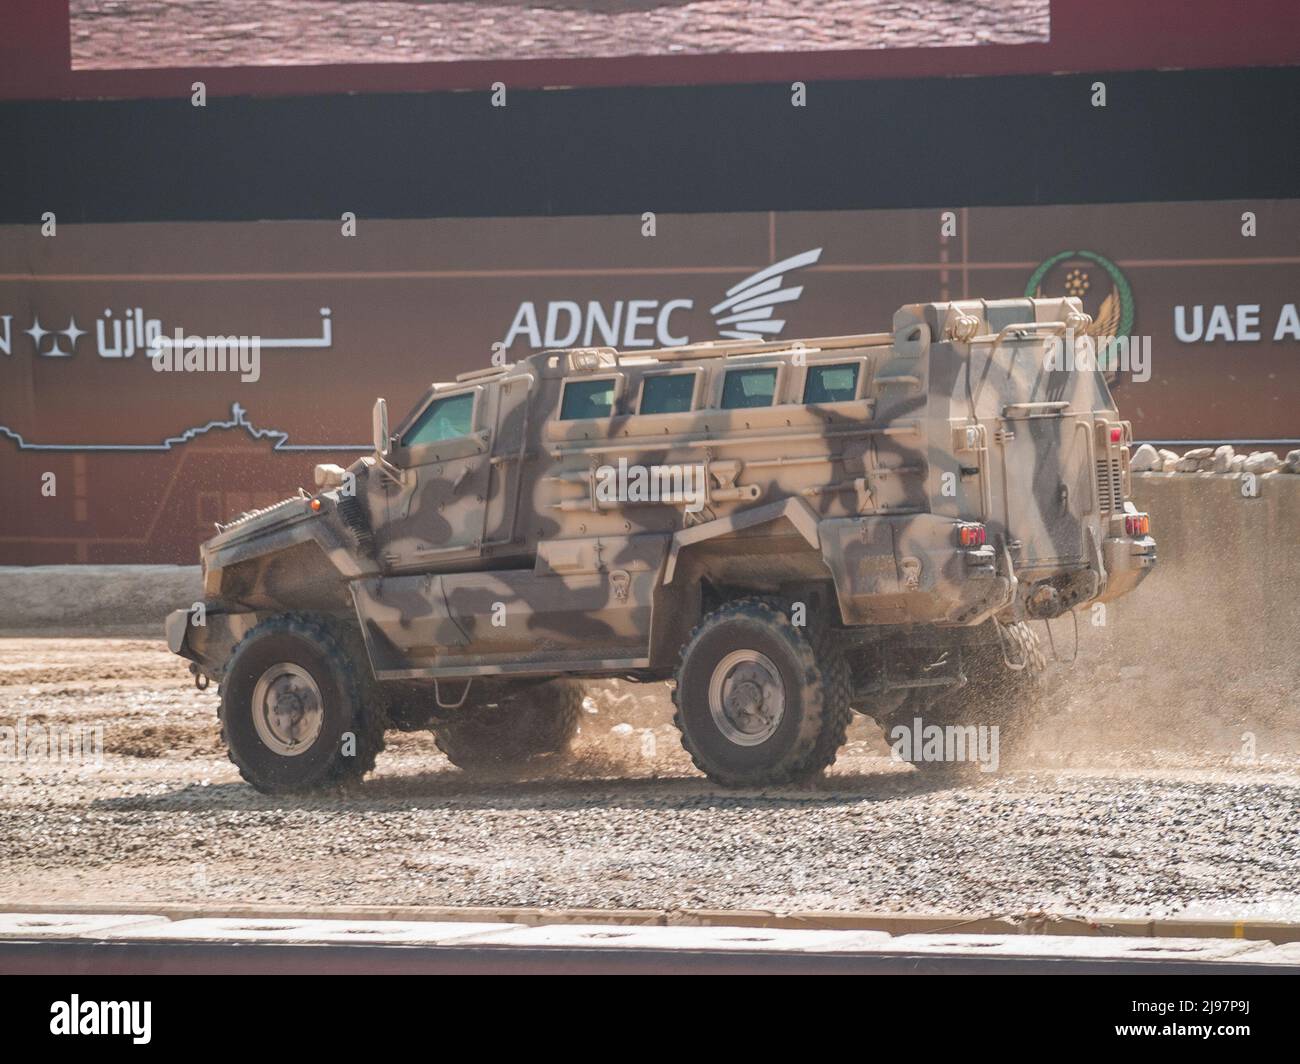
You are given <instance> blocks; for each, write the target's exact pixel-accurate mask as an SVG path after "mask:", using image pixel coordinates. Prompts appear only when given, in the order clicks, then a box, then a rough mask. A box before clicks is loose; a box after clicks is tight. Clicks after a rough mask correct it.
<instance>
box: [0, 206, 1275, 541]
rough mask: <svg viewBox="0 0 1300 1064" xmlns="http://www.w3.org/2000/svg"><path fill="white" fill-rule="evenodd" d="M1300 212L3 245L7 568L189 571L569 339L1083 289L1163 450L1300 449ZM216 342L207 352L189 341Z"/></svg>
mask: <svg viewBox="0 0 1300 1064" xmlns="http://www.w3.org/2000/svg"><path fill="white" fill-rule="evenodd" d="M1297 231H1300V201H1256V202H1216V203H1183V204H1128V205H1120V206H1095V207H1034V208H1007V209H969V210H956V211H952V212H943V211H932V210H925V211H920V210H917V211H854V212H826V213H795V214H766V213H763V214H712V215H659V216H658V217H655V216H653V215H635V216H619V217H615V216H602V217H589V218H532V219H518V218H493V219H458V220H430V221H414V222H412V221H401V222H374V221H365V220H361V221H358V222H351V221H344V222H342V223H330V222H283V223H185V224H180V223H176V224H173V223H166V224H141V225H117V226H70V225H66V224H63V223H60V224H59V225H58V228H57V230H56V231H55V233H54V235H46V234H44V233H43V232H42V229H41V228H40V227H38V226H30V227H21V228H20V227H7V228H0V485H3V488H4V497H5V498H6V499H7V500H8V502H9V505H8V506H6V507H5V508H4V509H3V510H2V511H0V563H8V564H14V563H22V564H29V563H41V562H65V561H82V562H146V561H166V562H188V561H193V560H194V558H195V556H196V555H195V548H196V545H197V544H198V543H199V542H200V541H201V540H202V539H204V538H206V537H207V536H208V535H210V534H211V532H212V523H213V522H214V521H217V520H222V519H226V518H229V517H230V516H231V515H233V514H235V513H238V512H239V511H241V510H243V509H248V508H251V507H255V506H259V505H264V504H267V503H270V502H273V501H275V500H276V499H279V498H282V497H284V496H285V495H287V494H289V493H290V492H292V491H293V490H294V489H295V488H296V487H297V486H299V485H305V486H310V484H311V469H312V466H313V465H314V464H315V463H316V462H319V461H341V462H345V463H346V462H347V461H350V460H351V459H352V458H354V457H355V456H356V455H357V454H358V453H361V452H362V451H364V450H365V449H366V441H367V440H368V439H369V436H370V429H369V417H370V407H371V404H372V402H373V400H374V398H375V397H376V396H379V395H383V396H385V397H387V399H388V400H389V402H390V404H391V405H392V406H393V408H394V415H395V416H397V415H400V414H401V413H402V412H404V410H405V409H406V408H408V407H409V406H410V405H411V404H412V403H413V402H414V401H415V400H416V399H417V398H418V397H419V395H420V394H421V392H422V391H423V390H424V388H425V387H427V385H428V384H429V383H430V382H431V381H434V380H443V379H448V378H450V377H451V376H453V375H454V374H456V373H459V372H462V371H465V370H471V369H478V368H482V367H486V366H488V365H489V364H490V363H491V361H492V359H493V357H494V354H495V355H496V356H497V357H508V358H511V359H515V358H519V357H522V356H524V355H526V354H528V353H530V352H532V351H535V350H538V349H541V348H544V347H563V346H576V345H591V344H595V345H606V344H607V345H612V346H617V347H622V348H629V349H632V350H636V349H644V348H650V347H656V346H661V345H664V346H670V345H675V344H681V343H686V342H688V341H700V340H707V339H714V338H719V337H741V338H744V337H758V338H771V339H777V338H785V339H794V338H797V337H801V336H818V335H823V336H824V335H827V334H833V333H849V332H866V331H877V330H883V329H887V328H889V326H890V322H891V319H892V315H893V313H894V311H895V310H896V309H897V308H898V307H899V306H900V305H902V304H904V303H912V302H920V301H926V300H936V299H938V300H942V299H964V298H1005V297H1009V296H1020V295H1025V294H1035V293H1042V294H1044V295H1058V294H1070V295H1078V296H1080V297H1081V298H1082V299H1083V301H1084V304H1085V306H1086V308H1087V310H1088V311H1089V313H1090V314H1092V315H1093V318H1094V329H1095V331H1097V333H1098V335H1099V336H1107V337H1108V336H1118V337H1124V338H1128V339H1129V340H1130V343H1129V344H1128V345H1127V347H1126V348H1125V350H1124V352H1123V354H1124V358H1123V359H1122V360H1120V365H1119V379H1118V384H1117V386H1116V395H1117V398H1118V399H1119V402H1120V407H1121V411H1122V413H1123V415H1124V416H1126V417H1128V418H1130V419H1131V420H1132V421H1133V422H1134V427H1135V432H1136V435H1137V437H1138V438H1139V439H1143V440H1152V441H1160V442H1166V443H1179V442H1181V443H1186V444H1200V443H1205V442H1218V441H1234V442H1237V443H1252V442H1253V443H1260V444H1267V445H1270V446H1276V447H1279V448H1283V449H1285V448H1287V447H1291V446H1300V441H1298V440H1297V439H1296V438H1297V437H1298V436H1300V316H1298V314H1297V305H1298V304H1300V254H1298V253H1297V251H1296V248H1295V242H1294V234H1295V233H1296V232H1297ZM192 340H193V341H196V342H197V341H198V340H202V341H204V343H203V346H202V348H201V349H199V348H198V347H194V349H193V350H191V345H190V341H192Z"/></svg>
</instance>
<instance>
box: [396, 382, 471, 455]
mask: <svg viewBox="0 0 1300 1064" xmlns="http://www.w3.org/2000/svg"><path fill="white" fill-rule="evenodd" d="M473 430H474V393H473V392H466V393H465V394H464V395H449V396H447V397H445V398H443V399H435V400H434V401H433V402H432V403H430V404H429V405H428V406H427V407H426V408H425V411H424V413H423V414H421V415H420V418H419V420H418V421H416V423H415V424H414V425H412V426H411V427H410V429H408V430H407V433H406V435H405V436H403V437H402V446H403V447H414V446H416V445H417V444H421V443H440V442H442V441H443V440H454V439H456V437H458V436H468V435H469V434H470V433H471V432H472V431H473Z"/></svg>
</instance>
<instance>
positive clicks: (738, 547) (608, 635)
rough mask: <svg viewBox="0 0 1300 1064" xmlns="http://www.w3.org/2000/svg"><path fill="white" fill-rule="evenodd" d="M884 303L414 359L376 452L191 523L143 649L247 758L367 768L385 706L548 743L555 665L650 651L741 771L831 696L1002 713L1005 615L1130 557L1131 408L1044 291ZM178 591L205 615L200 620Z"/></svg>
mask: <svg viewBox="0 0 1300 1064" xmlns="http://www.w3.org/2000/svg"><path fill="white" fill-rule="evenodd" d="M893 324H894V328H893V330H892V331H891V332H887V333H873V334H865V335H857V336H834V337H824V338H817V339H805V340H801V341H783V340H779V341H772V342H746V341H738V342H715V343H702V344H692V345H690V346H685V347H676V348H669V349H663V350H654V351H638V352H619V351H615V350H613V349H610V348H586V349H576V350H564V351H544V352H542V353H539V354H536V355H532V356H530V357H528V358H525V359H522V360H521V361H519V362H517V363H513V364H509V365H504V366H499V367H489V368H485V369H483V370H481V371H476V372H471V373H465V374H462V375H461V376H459V377H458V378H457V379H456V380H455V381H453V382H451V383H447V384H435V385H433V386H432V387H431V388H430V389H429V390H428V392H427V393H426V394H425V396H424V398H423V399H422V400H421V401H420V402H419V404H418V405H417V406H416V407H415V409H414V410H412V411H411V413H410V414H409V415H408V416H407V417H406V418H405V420H403V421H402V422H401V423H400V424H399V425H397V426H396V429H395V430H390V428H389V422H388V413H387V405H386V403H385V402H384V401H383V400H382V399H381V400H379V401H378V402H377V403H376V405H375V410H374V454H373V455H370V456H366V457H364V458H362V459H360V460H359V461H357V462H356V463H355V464H353V465H352V466H351V468H350V469H347V470H344V469H342V468H340V467H338V466H332V465H331V466H318V467H317V468H316V476H315V480H316V488H317V490H315V491H314V492H307V491H300V493H299V495H297V496H295V497H293V498H289V499H285V500H284V501H283V502H280V503H278V504H276V505H274V506H271V507H269V508H267V509H265V510H261V511H258V512H255V513H247V514H243V515H242V516H240V517H239V518H238V519H236V520H234V521H233V522H231V523H230V524H227V525H219V526H218V529H219V534H218V535H217V536H215V537H214V538H213V539H211V540H209V541H208V542H207V543H205V544H204V545H203V547H202V549H201V555H202V562H203V589H204V600H203V602H202V603H201V604H196V607H195V608H193V609H190V610H181V611H177V612H176V613H173V614H172V615H171V616H170V617H169V619H168V623H167V634H168V639H169V642H170V646H171V649H172V650H173V651H175V652H176V653H178V654H181V655H183V656H185V657H186V658H189V659H190V660H191V661H192V662H193V665H192V666H191V668H192V670H193V671H194V672H195V674H196V678H197V679H199V680H205V679H216V680H218V681H219V682H220V695H221V707H220V717H221V722H222V727H223V733H224V736H225V740H226V742H227V744H228V745H229V749H230V754H231V758H232V760H233V761H234V762H235V764H236V765H237V766H238V767H239V769H240V771H241V773H242V774H243V776H244V778H245V779H247V780H248V781H249V782H250V783H252V784H253V785H254V786H255V787H257V788H259V789H261V790H265V791H272V792H280V791H299V790H305V789H310V788H313V787H318V786H322V785H328V784H331V783H337V782H341V781H347V780H350V779H355V778H358V777H360V776H362V775H363V774H364V773H365V772H367V771H368V770H369V769H370V768H371V767H372V766H373V764H374V761H375V756H376V754H377V753H378V752H379V750H380V749H381V748H382V745H383V736H384V731H385V729H388V728H398V729H405V730H413V729H423V728H431V729H432V731H433V733H434V735H435V737H436V739H437V742H438V745H439V746H440V747H441V749H442V750H443V751H444V752H445V753H446V754H447V756H448V757H449V758H450V759H451V760H452V761H453V762H454V763H455V764H457V765H460V766H463V767H465V768H467V769H473V768H482V767H495V768H497V769H500V768H502V767H507V766H520V765H524V764H526V763H527V762H529V761H533V760H536V759H545V758H546V757H548V756H549V755H554V754H556V753H558V752H560V751H562V750H564V748H565V747H566V746H567V745H568V743H569V742H570V740H571V739H572V738H573V735H574V733H575V731H576V729H577V727H578V720H579V713H580V709H581V697H582V695H581V691H582V688H581V686H580V683H579V681H580V680H581V679H583V678H585V677H611V676H612V677H622V678H626V679H628V680H633V681H642V682H657V681H665V680H667V681H671V683H672V687H673V700H674V702H675V706H676V717H675V721H676V724H677V726H678V728H679V729H680V730H681V733H682V740H683V743H684V745H685V747H686V749H687V750H688V751H689V753H690V754H691V756H692V757H693V759H694V761H695V764H696V765H697V766H698V767H699V768H700V769H701V770H702V771H703V772H705V773H706V774H707V775H708V776H709V777H710V778H711V779H713V780H715V781H717V782H718V783H720V784H723V785H727V786H737V787H750V786H767V785H775V784H783V783H791V782H798V781H802V780H806V779H808V778H809V777H812V776H814V775H816V774H817V773H820V772H821V771H822V770H823V769H825V768H826V767H827V766H828V765H830V764H831V763H832V762H833V761H834V759H835V756H836V751H837V749H838V748H839V747H840V745H841V744H842V742H843V740H844V734H845V727H846V725H847V723H848V721H849V720H850V717H851V713H852V712H854V711H857V712H860V713H865V714H869V715H870V716H872V717H874V718H875V719H876V720H878V721H880V722H881V723H882V724H883V725H885V726H886V727H888V726H890V725H891V724H893V723H894V722H898V721H902V722H907V723H912V722H915V721H925V722H927V723H928V722H934V723H941V724H950V725H960V726H966V725H971V724H986V725H996V726H998V727H999V728H1000V729H1001V730H1002V732H1003V740H1002V742H1003V745H1004V747H1005V745H1006V744H1007V743H1008V742H1009V741H1012V740H1013V739H1014V736H1015V734H1016V731H1017V728H1018V727H1019V725H1020V723H1021V722H1022V720H1023V719H1024V716H1025V714H1026V713H1027V712H1028V710H1029V708H1030V706H1031V703H1032V698H1033V688H1034V681H1035V676H1036V675H1037V674H1038V672H1039V670H1040V668H1041V665H1042V652H1041V650H1040V649H1039V647H1038V642H1037V639H1036V637H1035V635H1034V633H1033V632H1031V631H1030V629H1029V625H1028V622H1029V621H1032V620H1034V619H1038V618H1043V619H1050V618H1054V617H1058V616H1060V615H1062V614H1065V613H1068V612H1069V611H1072V610H1075V609H1078V608H1079V607H1081V606H1083V605H1085V604H1088V603H1095V602H1105V601H1107V600H1110V599H1114V598H1116V597H1117V596H1119V595H1123V594H1125V593H1127V592H1128V591H1130V590H1132V589H1133V588H1134V587H1135V586H1136V585H1137V584H1138V582H1139V581H1140V580H1141V579H1142V578H1143V577H1144V576H1145V574H1146V573H1147V572H1148V571H1149V569H1150V568H1151V566H1152V565H1153V564H1154V562H1155V544H1154V541H1153V540H1152V539H1151V537H1150V535H1149V534H1148V532H1149V527H1148V525H1149V522H1148V519H1147V517H1146V515H1144V514H1139V513H1137V512H1136V511H1135V509H1134V507H1133V505H1132V504H1131V503H1130V502H1128V501H1127V500H1128V496H1129V472H1128V454H1129V445H1130V436H1131V432H1130V427H1129V425H1128V424H1127V423H1126V422H1124V421H1121V420H1119V418H1118V415H1117V412H1116V409H1115V406H1114V403H1113V402H1112V400H1111V398H1110V394H1109V392H1108V390H1107V386H1106V382H1105V380H1104V378H1103V375H1102V374H1101V373H1099V372H1097V371H1096V370H1095V369H1094V368H1092V363H1091V362H1090V360H1089V356H1090V353H1093V354H1095V352H1093V347H1092V345H1093V340H1092V339H1091V338H1090V337H1088V336H1087V334H1086V328H1087V326H1088V324H1089V318H1088V317H1087V316H1086V315H1084V314H1083V313H1082V310H1081V306H1080V304H1079V302H1078V301H1077V300H1073V299H1010V300H1001V301H984V300H970V301H961V302H946V303H925V304H917V305H910V306H905V307H903V308H902V309H901V310H899V311H898V313H897V314H896V315H895V317H894V323H893ZM199 622H201V623H199Z"/></svg>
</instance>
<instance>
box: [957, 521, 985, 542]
mask: <svg viewBox="0 0 1300 1064" xmlns="http://www.w3.org/2000/svg"><path fill="white" fill-rule="evenodd" d="M984 539H985V533H984V526H983V525H976V524H969V525H958V526H957V540H958V542H959V543H961V545H962V546H963V547H982V546H984Z"/></svg>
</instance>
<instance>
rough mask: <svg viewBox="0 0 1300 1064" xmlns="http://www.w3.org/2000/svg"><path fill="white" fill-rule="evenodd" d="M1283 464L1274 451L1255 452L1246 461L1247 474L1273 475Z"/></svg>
mask: <svg viewBox="0 0 1300 1064" xmlns="http://www.w3.org/2000/svg"><path fill="white" fill-rule="evenodd" d="M1281 464H1282V460H1281V459H1280V458H1278V456H1277V455H1275V454H1274V453H1273V452H1272V451H1255V452H1254V453H1252V454H1251V456H1250V457H1249V458H1247V459H1246V466H1245V470H1246V472H1247V473H1271V472H1273V470H1275V469H1277V468H1278V466H1280V465H1281Z"/></svg>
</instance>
